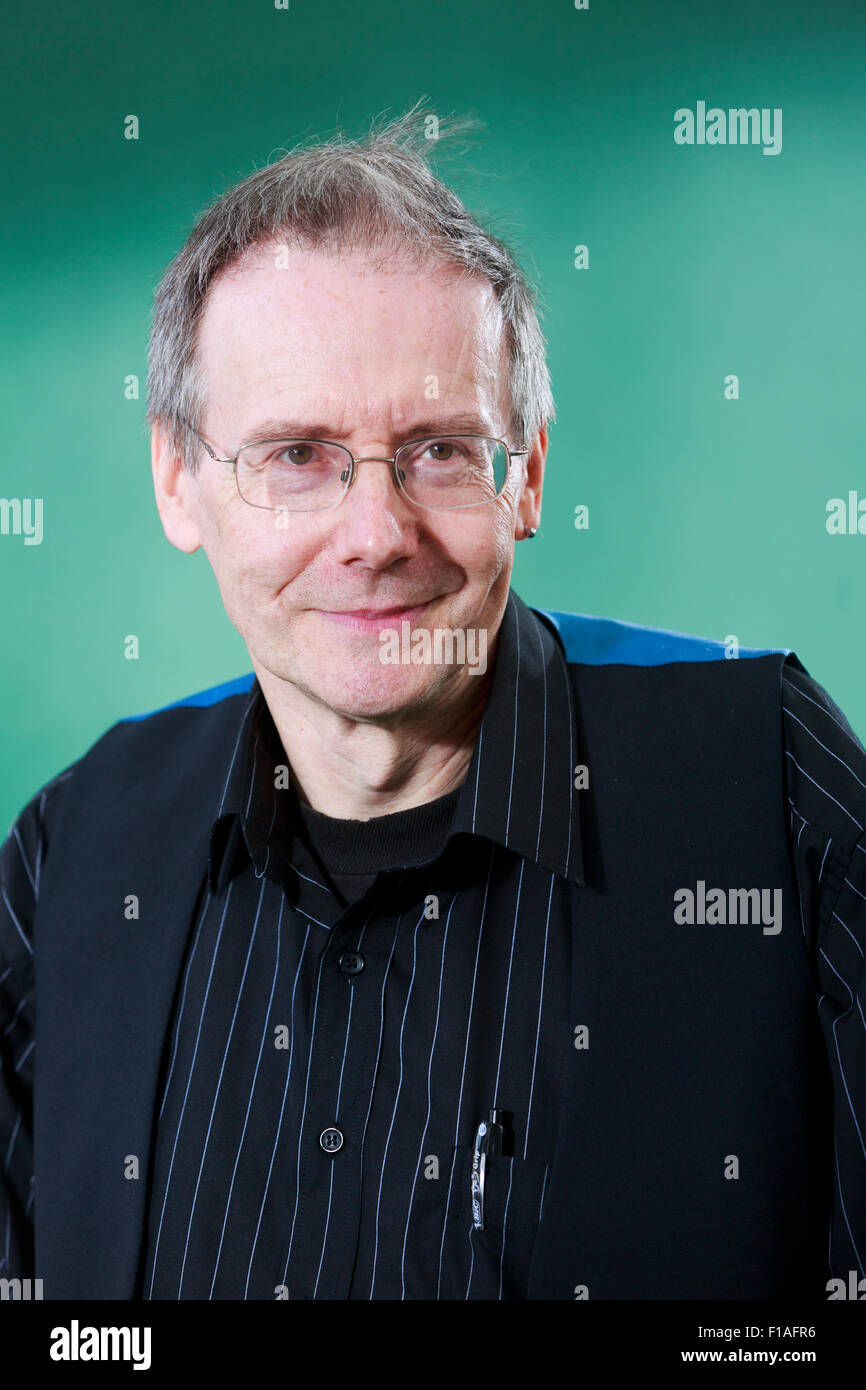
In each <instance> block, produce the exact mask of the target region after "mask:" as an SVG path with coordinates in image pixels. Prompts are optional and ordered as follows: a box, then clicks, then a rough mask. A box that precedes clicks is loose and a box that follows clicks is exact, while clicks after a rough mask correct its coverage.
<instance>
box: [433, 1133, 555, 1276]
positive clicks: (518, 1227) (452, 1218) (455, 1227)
mask: <svg viewBox="0 0 866 1390" xmlns="http://www.w3.org/2000/svg"><path fill="white" fill-rule="evenodd" d="M472 1158H473V1146H472V1145H471V1144H462V1145H459V1146H458V1148H457V1150H456V1154H455V1183H456V1184H457V1187H456V1191H454V1192H453V1193H452V1205H451V1209H450V1210H449V1213H448V1221H447V1226H446V1231H445V1242H446V1245H447V1246H448V1248H449V1254H450V1259H449V1262H448V1270H449V1281H448V1289H447V1291H445V1292H441V1293H440V1297H444V1298H473V1299H523V1298H525V1297H526V1289H527V1285H528V1282H529V1270H530V1265H531V1261H532V1251H533V1247H534V1245H535V1237H536V1235H537V1232H538V1226H539V1222H540V1219H541V1211H542V1206H543V1198H544V1195H545V1192H546V1188H547V1184H548V1182H549V1171H550V1164H549V1162H547V1161H546V1160H545V1159H543V1158H521V1157H519V1156H515V1157H510V1156H508V1155H505V1154H491V1155H488V1158H487V1164H486V1170H485V1179H484V1226H483V1228H482V1229H481V1230H478V1229H477V1228H476V1227H475V1223H474V1220H473V1209H472Z"/></svg>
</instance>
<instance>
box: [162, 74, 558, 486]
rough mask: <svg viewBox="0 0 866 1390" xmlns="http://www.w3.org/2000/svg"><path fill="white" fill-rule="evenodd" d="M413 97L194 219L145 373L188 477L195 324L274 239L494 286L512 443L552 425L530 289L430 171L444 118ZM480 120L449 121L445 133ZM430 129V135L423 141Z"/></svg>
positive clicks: (202, 379)
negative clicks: (359, 133) (222, 281)
mask: <svg viewBox="0 0 866 1390" xmlns="http://www.w3.org/2000/svg"><path fill="white" fill-rule="evenodd" d="M426 100H427V98H426V97H422V98H421V99H420V101H418V102H416V103H415V105H414V106H413V107H412V108H411V109H410V110H409V111H407V112H406V113H405V114H404V115H402V116H399V117H397V118H396V119H394V120H391V121H384V122H382V123H380V124H379V125H378V126H377V125H376V123H375V122H373V123H372V125H371V130H370V133H369V135H367V136H365V137H363V138H361V139H357V140H345V139H344V138H343V136H342V134H341V133H339V132H338V133H337V134H336V135H334V136H332V137H331V138H328V139H321V140H319V141H318V142H315V141H314V142H309V143H308V144H307V145H306V146H303V145H302V146H299V147H297V148H295V149H294V150H292V151H290V152H289V153H288V154H286V155H284V156H283V157H282V158H281V159H278V160H277V161H276V162H275V163H273V164H269V165H266V166H265V167H264V168H261V169H257V170H256V171H255V172H254V173H252V174H250V175H249V176H248V177H247V178H245V179H243V180H242V182H241V183H239V184H236V185H235V186H234V187H233V188H229V189H228V190H227V191H226V192H225V193H223V194H222V195H221V196H220V197H219V198H217V199H216V200H215V201H214V202H213V203H212V204H211V205H210V206H209V207H208V208H207V209H206V210H205V211H204V212H203V213H202V215H201V216H200V218H199V220H198V221H197V222H196V224H195V226H194V227H193V230H192V231H191V232H190V234H189V236H188V238H187V240H186V242H185V244H184V245H183V247H182V248H181V250H180V251H179V252H178V254H177V255H176V256H175V258H174V260H172V262H171V263H170V265H169V266H168V269H167V270H166V272H165V274H164V275H163V277H162V279H161V281H160V283H159V285H158V286H157V290H156V293H155V296H154V312H153V323H152V326H151V333H150V344H149V351H148V376H147V398H148V406H147V421H148V422H149V423H150V425H153V424H154V423H155V422H156V421H159V422H160V424H161V425H162V427H163V428H164V429H165V430H166V432H167V436H168V440H169V444H170V447H172V448H173V449H175V450H176V452H177V453H178V454H179V455H180V456H182V457H183V460H184V465H185V467H186V468H187V469H188V470H189V472H190V473H195V471H196V467H197V460H198V457H199V454H200V447H201V446H200V445H199V443H198V441H197V439H196V438H195V435H194V434H193V432H192V431H193V430H198V429H200V428H201V421H202V419H203V417H204V411H205V408H206V403H207V380H206V376H205V373H204V369H203V365H202V363H201V362H200V360H199V355H198V351H197V334H198V326H199V323H200V321H201V318H202V316H203V313H204V308H205V301H206V298H207V293H208V290H209V287H210V285H211V283H212V281H213V280H214V278H215V276H216V275H217V274H218V273H219V272H220V271H221V270H223V269H225V268H226V267H227V266H229V265H231V264H233V263H234V262H236V261H238V260H240V258H241V257H243V255H244V254H245V252H247V251H250V250H252V249H253V248H256V247H258V246H261V245H263V244H266V243H268V242H270V241H272V240H274V239H276V240H278V241H280V242H281V243H283V244H286V243H288V244H291V245H294V246H298V247H302V248H304V249H310V250H321V251H328V252H337V253H338V252H339V251H340V249H341V248H344V247H353V248H359V249H364V250H366V251H368V252H372V251H373V250H375V249H376V248H378V247H381V248H383V262H384V260H385V259H386V258H387V256H388V254H389V251H390V254H391V256H392V257H393V255H394V252H395V250H399V251H401V252H402V253H404V254H408V255H410V256H414V258H415V261H416V263H417V265H418V266H419V267H421V266H423V265H425V264H429V263H430V262H431V261H434V262H435V261H440V262H444V263H446V264H448V265H451V266H454V267H458V268H459V267H462V268H463V271H464V274H465V275H478V276H482V277H484V278H485V279H486V280H487V281H489V283H490V284H491V285H492V286H493V289H494V291H495V294H496V297H497V299H498V302H499V305H500V308H501V311H502V316H503V322H504V328H505V335H506V345H507V351H508V372H509V387H510V408H511V414H510V420H509V425H510V429H511V433H512V436H513V440H512V447H517V448H519V447H520V446H521V445H525V446H526V447H531V444H532V441H533V439H534V437H535V435H536V433H537V431H538V430H539V429H540V428H541V427H542V426H543V425H545V424H547V423H548V422H550V421H553V420H555V418H556V416H555V407H554V401H553V395H552V392H551V388H550V375H549V372H548V369H547V363H546V361H545V342H544V337H543V335H542V332H541V327H540V325H539V321H538V314H537V309H536V302H537V293H536V291H535V289H534V288H533V286H532V285H531V284H530V282H529V280H528V278H527V277H526V276H525V275H524V273H523V272H522V271H521V269H520V266H519V265H518V263H517V260H516V259H515V256H514V255H513V254H512V252H511V250H509V248H508V247H507V246H506V244H505V243H504V242H503V241H501V240H500V239H499V237H497V236H495V235H493V233H492V232H490V231H486V230H485V229H484V228H483V227H482V226H481V225H480V223H479V222H478V221H477V220H476V218H475V217H474V216H473V215H472V214H471V213H470V212H469V211H468V210H467V208H466V207H465V206H464V204H463V203H462V202H461V200H460V199H459V198H458V196H457V195H456V193H454V192H453V191H452V190H451V189H450V188H449V187H448V186H447V185H446V184H444V183H442V182H441V180H440V179H438V178H437V177H436V176H435V175H434V174H433V173H432V172H431V169H430V168H429V165H428V162H427V161H428V158H429V154H430V151H431V147H432V146H436V145H438V144H439V143H440V140H441V137H442V128H441V122H440V118H437V117H436V116H434V115H432V114H431V113H430V112H426V111H425V110H424V109H423V108H424V104H425V102H426ZM476 124H477V122H476V121H475V120H474V118H462V119H460V120H456V121H453V122H451V124H450V125H449V128H448V131H447V135H448V136H449V137H450V136H451V135H453V134H454V133H455V132H456V131H458V130H465V129H467V128H469V127H471V126H473V125H476ZM431 130H434V131H435V138H432V139H431V138H430V132H431Z"/></svg>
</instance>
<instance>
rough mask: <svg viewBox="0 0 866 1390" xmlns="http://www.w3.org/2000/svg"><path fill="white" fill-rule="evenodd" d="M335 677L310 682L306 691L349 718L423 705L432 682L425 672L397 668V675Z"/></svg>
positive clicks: (375, 716) (380, 715)
mask: <svg viewBox="0 0 866 1390" xmlns="http://www.w3.org/2000/svg"><path fill="white" fill-rule="evenodd" d="M413 675H414V679H413ZM335 677H336V678H335V679H333V680H330V681H327V682H325V683H322V682H321V681H320V680H319V681H316V682H315V683H311V684H310V685H309V686H307V687H306V688H307V691H308V693H309V694H311V695H312V696H313V698H314V699H316V700H319V701H321V703H322V704H323V705H327V707H328V709H332V710H334V712H335V713H337V714H342V715H344V716H346V717H347V718H350V719H382V718H386V717H387V716H388V715H392V714H398V713H399V712H400V710H404V709H407V708H410V707H411V706H413V705H418V704H423V703H424V701H425V700H426V699H427V698H428V696H429V694H430V693H431V691H432V689H433V686H434V685H435V684H436V682H435V681H431V680H430V678H429V672H428V673H426V678H422V679H419V678H418V673H417V671H416V672H414V673H412V672H408V673H407V672H406V671H401V672H400V673H399V676H398V675H397V673H393V672H392V673H389V674H388V675H384V674H382V673H380V672H378V671H375V672H372V673H370V674H367V675H366V676H365V675H363V674H362V673H361V672H359V671H357V670H353V671H352V672H351V675H350V676H349V678H348V679H347V680H343V681H341V680H340V679H339V676H336V673H335ZM302 688H303V687H302Z"/></svg>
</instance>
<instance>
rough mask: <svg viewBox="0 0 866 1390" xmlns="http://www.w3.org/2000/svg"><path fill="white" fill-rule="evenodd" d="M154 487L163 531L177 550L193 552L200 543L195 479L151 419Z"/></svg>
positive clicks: (165, 432)
mask: <svg viewBox="0 0 866 1390" xmlns="http://www.w3.org/2000/svg"><path fill="white" fill-rule="evenodd" d="M150 462H151V469H152V471H153V488H154V492H155V493H156V505H157V509H158V511H159V515H160V518H161V520H162V526H163V530H164V531H165V534H166V536H167V537H168V539H169V540H170V541H171V543H172V545H176V546H177V548H178V550H183V551H184V552H185V553H186V554H187V555H192V553H193V551H195V550H198V548H199V546H200V545H201V536H200V534H199V527H198V521H197V518H196V509H195V507H194V506H193V495H194V491H195V489H196V487H197V483H196V480H195V478H193V477H192V475H191V474H190V473H189V472H188V471H187V469H186V468H184V465H183V459H182V458H181V455H180V454H179V453H178V452H177V451H176V450H174V449H172V447H171V445H170V442H169V438H168V433H167V431H166V429H165V427H164V426H163V424H162V422H161V421H159V420H157V421H155V422H154V425H153V429H152V431H151V437H150Z"/></svg>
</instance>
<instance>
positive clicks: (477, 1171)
mask: <svg viewBox="0 0 866 1390" xmlns="http://www.w3.org/2000/svg"><path fill="white" fill-rule="evenodd" d="M486 1167H487V1122H486V1121H485V1120H482V1121H481V1123H480V1125H479V1126H478V1129H477V1131H476V1134H475V1144H474V1146H473V1149H472V1177H471V1179H470V1182H471V1192H472V1225H473V1226H474V1227H475V1229H476V1231H483V1229H484V1180H485V1170H486Z"/></svg>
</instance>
